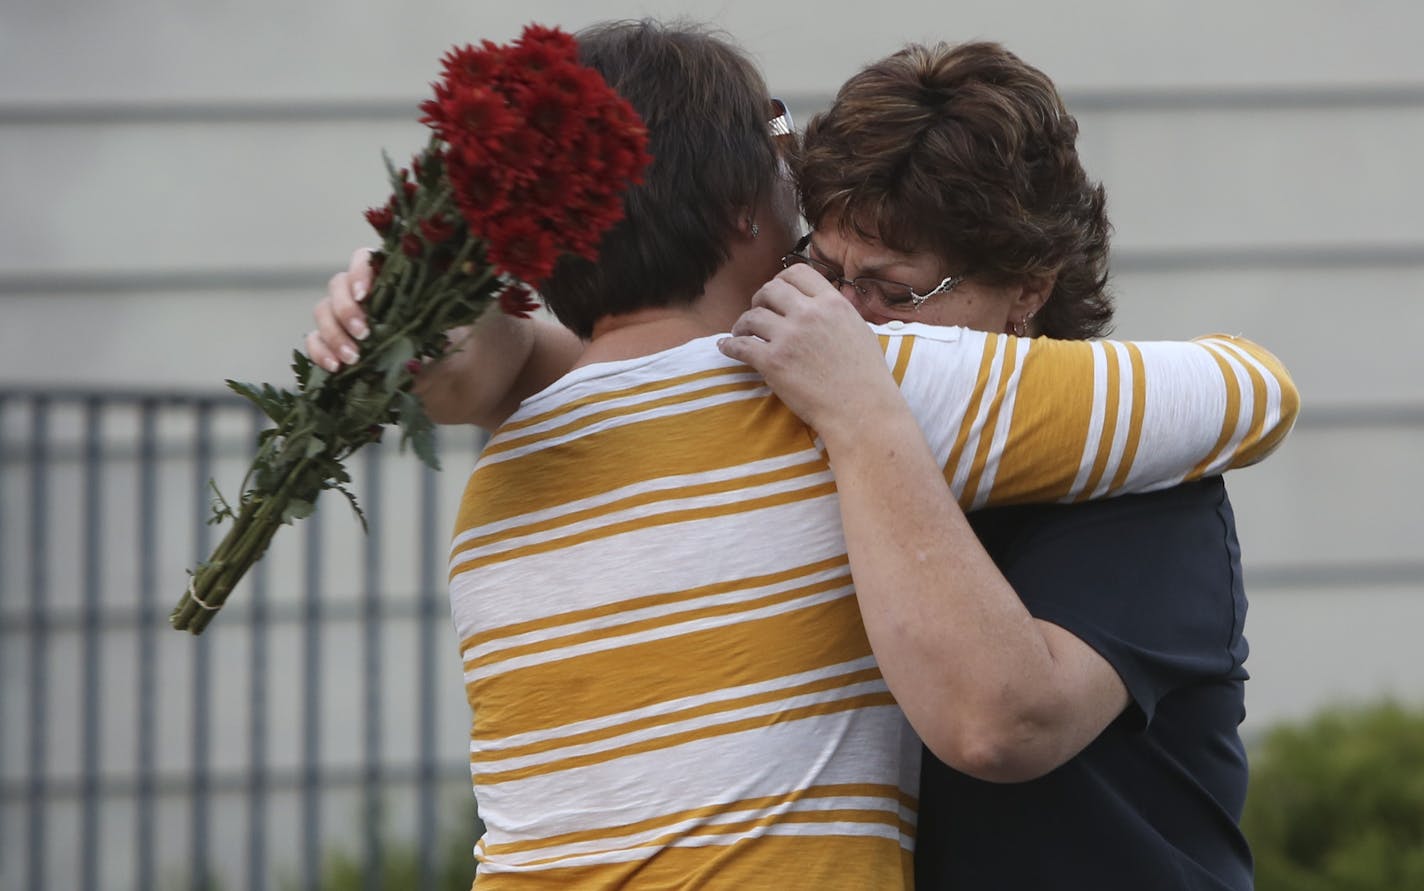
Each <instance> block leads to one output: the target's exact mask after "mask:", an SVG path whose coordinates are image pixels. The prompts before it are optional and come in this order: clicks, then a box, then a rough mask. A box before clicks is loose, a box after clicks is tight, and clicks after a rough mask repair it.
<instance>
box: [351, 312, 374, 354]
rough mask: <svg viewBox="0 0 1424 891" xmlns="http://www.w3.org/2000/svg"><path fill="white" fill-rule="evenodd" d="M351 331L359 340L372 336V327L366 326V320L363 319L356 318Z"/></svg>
mask: <svg viewBox="0 0 1424 891" xmlns="http://www.w3.org/2000/svg"><path fill="white" fill-rule="evenodd" d="M351 333H352V334H353V335H354V336H355V337H356V339H357V340H365V339H366V338H368V337H370V336H371V329H370V328H367V327H366V323H365V322H363V321H361V320H360V319H356V320H355V321H353V322H352V323H351ZM348 349H349V347H348Z"/></svg>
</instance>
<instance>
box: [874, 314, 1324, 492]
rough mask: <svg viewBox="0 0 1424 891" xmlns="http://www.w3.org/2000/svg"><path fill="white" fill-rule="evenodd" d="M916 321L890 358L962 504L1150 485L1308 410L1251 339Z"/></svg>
mask: <svg viewBox="0 0 1424 891" xmlns="http://www.w3.org/2000/svg"><path fill="white" fill-rule="evenodd" d="M916 328H917V329H918V330H917V333H915V334H907V335H904V336H902V337H899V338H891V339H890V341H891V342H889V343H887V344H886V360H887V362H889V363H890V364H891V367H892V369H893V370H895V371H896V379H897V380H898V381H899V382H900V385H901V388H902V390H903V391H904V393H905V396H906V399H907V400H908V401H909V403H910V405H911V409H912V410H913V411H914V412H915V414H916V416H917V418H919V420H920V423H921V426H922V428H923V429H924V430H925V433H926V437H927V438H928V439H929V442H930V446H931V448H932V449H933V450H934V452H935V454H936V457H937V458H938V460H939V461H940V463H941V466H942V467H943V468H944V474H945V478H946V479H947V480H948V481H949V483H950V486H951V488H952V489H953V490H954V492H955V494H956V496H957V497H958V498H959V501H960V504H961V505H963V506H964V508H965V509H975V508H980V507H985V506H988V505H994V504H1013V503H1023V502H1055V501H1059V502H1071V501H1084V500H1088V499H1093V498H1105V497H1108V496H1111V495H1117V494H1122V493H1127V492H1146V491H1151V490H1154V489H1162V488H1167V487H1169V486H1173V485H1176V484H1178V483H1181V482H1184V481H1187V480H1192V479H1198V478H1200V477H1204V476H1211V475H1214V474H1218V473H1221V472H1223V471H1225V470H1229V469H1231V468H1235V467H1245V466H1247V465H1250V464H1254V463H1256V462H1257V461H1260V460H1262V459H1263V458H1265V457H1266V456H1267V455H1269V454H1270V453H1271V452H1272V451H1274V450H1275V449H1276V447H1277V446H1279V445H1280V443H1281V441H1282V440H1283V439H1285V437H1286V435H1287V434H1288V433H1289V432H1290V429H1291V427H1292V425H1293V424H1294V423H1295V418H1296V414H1297V413H1298V411H1299V408H1300V396H1299V394H1298V393H1297V392H1296V389H1295V384H1294V383H1293V382H1292V381H1291V378H1290V375H1289V373H1287V371H1286V369H1285V367H1284V366H1283V365H1282V364H1281V362H1280V360H1278V359H1277V358H1276V357H1275V356H1273V355H1272V354H1271V353H1269V352H1268V351H1266V350H1265V349H1263V348H1261V347H1260V346H1258V345H1257V344H1254V343H1252V342H1251V341H1249V340H1246V339H1244V338H1240V337H1232V336H1229V335H1224V334H1213V335H1210V336H1207V337H1202V338H1199V339H1197V340H1194V341H1191V342H1131V341H1110V340H1100V341H1059V340H1049V339H1046V338H1037V339H1026V338H1018V337H1011V336H1007V335H997V334H987V333H984V332H976V331H965V330H963V329H954V330H955V332H956V333H955V336H954V337H940V336H935V335H933V334H930V333H929V332H928V330H927V329H925V328H923V327H920V326H916ZM896 341H898V342H896Z"/></svg>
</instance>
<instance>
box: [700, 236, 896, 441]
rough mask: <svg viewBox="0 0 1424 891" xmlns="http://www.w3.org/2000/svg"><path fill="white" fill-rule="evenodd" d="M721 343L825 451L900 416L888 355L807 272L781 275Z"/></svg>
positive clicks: (831, 290)
mask: <svg viewBox="0 0 1424 891" xmlns="http://www.w3.org/2000/svg"><path fill="white" fill-rule="evenodd" d="M732 335H733V336H732V337H728V338H724V339H723V340H721V341H719V342H718V347H719V348H720V349H721V350H722V352H723V353H724V354H725V355H727V356H728V357H729V358H732V359H736V360H738V361H740V362H745V363H746V364H748V365H750V366H752V367H753V368H755V369H756V370H757V371H759V372H761V374H762V376H763V377H765V378H766V381H767V383H768V384H770V385H771V389H772V391H773V392H775V393H776V395H777V396H778V397H779V398H780V399H781V401H782V402H784V403H786V405H787V407H788V408H790V409H791V410H792V411H794V412H795V413H796V414H797V416H798V417H800V418H801V420H803V421H805V422H806V424H807V425H808V426H810V427H811V428H812V429H814V430H815V431H816V432H817V433H819V434H820V435H821V437H822V439H823V440H825V441H826V443H827V446H828V447H830V446H832V441H833V440H840V438H841V437H843V436H850V437H853V436H856V435H858V434H857V431H859V435H864V432H865V427H866V425H867V424H871V423H874V421H875V419H876V418H878V417H879V416H880V415H881V414H882V413H883V412H885V411H894V410H897V409H898V410H900V411H905V410H906V409H905V407H904V404H903V402H904V400H903V397H901V395H900V392H899V388H898V387H897V386H896V385H895V380H894V378H892V377H891V376H890V371H889V369H888V368H887V367H886V364H885V354H884V352H883V351H882V350H881V348H880V344H879V341H878V340H877V339H876V337H875V334H874V332H872V331H871V330H870V328H869V326H867V325H866V323H865V321H864V320H863V319H861V317H860V314H859V313H858V312H856V310H855V307H854V306H853V305H852V304H851V303H850V301H848V300H846V299H845V298H844V297H843V296H841V294H840V293H839V292H838V291H837V290H836V289H835V287H834V286H832V285H831V284H830V283H829V282H827V281H826V279H825V278H824V277H822V276H821V275H820V274H819V273H818V272H816V271H815V270H814V269H812V268H811V267H809V266H806V265H804V264H798V265H795V266H792V267H790V268H789V269H785V270H783V271H782V272H781V273H779V274H778V275H777V276H776V278H774V279H772V280H771V281H769V282H767V283H766V284H765V285H763V286H762V288H761V290H759V291H757V293H756V295H755V296H754V297H753V298H752V307H751V309H749V310H747V311H746V312H745V313H743V314H742V316H741V318H740V319H738V320H737V322H736V324H735V325H733V326H732Z"/></svg>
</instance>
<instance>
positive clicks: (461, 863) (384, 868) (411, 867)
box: [281, 793, 483, 891]
mask: <svg viewBox="0 0 1424 891" xmlns="http://www.w3.org/2000/svg"><path fill="white" fill-rule="evenodd" d="M465 798H466V799H468V793H466V795H465ZM460 815H461V816H460V819H459V820H457V821H455V826H454V827H451V828H447V830H446V832H445V837H444V838H442V839H439V840H437V841H436V849H435V858H434V867H435V870H434V871H435V875H434V884H431V885H426V886H422V885H421V884H420V883H419V876H420V859H419V857H420V854H419V849H418V848H417V847H416V845H415V844H413V843H410V842H404V841H393V840H389V837H387V838H388V840H387V841H386V842H385V843H384V845H383V846H382V851H381V878H380V882H379V883H378V884H377V887H379V888H381V889H382V891H470V885H471V883H473V882H474V880H475V856H474V853H473V849H474V846H475V839H477V838H478V837H479V835H480V833H481V832H482V831H483V824H481V823H480V822H479V816H478V814H477V813H476V811H475V806H474V802H473V801H471V802H469V804H468V805H465V806H462V807H461V808H460ZM281 886H282V889H283V891H296V889H297V888H299V887H300V882H297V881H296V880H294V879H290V878H289V879H288V880H286V881H283V882H282V883H281ZM366 887H367V884H366V860H365V857H364V856H362V855H361V854H360V853H359V852H352V851H350V850H347V849H345V848H338V849H335V850H330V851H328V852H327V854H326V856H325V858H324V859H323V861H322V870H321V887H320V889H319V891H365V889H366Z"/></svg>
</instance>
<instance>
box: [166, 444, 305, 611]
mask: <svg viewBox="0 0 1424 891" xmlns="http://www.w3.org/2000/svg"><path fill="white" fill-rule="evenodd" d="M311 463H312V462H311V459H309V458H303V459H302V460H300V461H298V462H297V465H296V467H294V468H292V471H291V472H290V473H288V474H287V476H286V478H285V479H284V480H283V481H282V485H280V486H278V487H277V490H276V491H275V492H273V493H271V494H270V495H267V496H266V497H260V496H259V497H255V498H249V499H246V500H245V501H244V503H243V505H242V508H241V510H240V511H239V512H238V517H237V520H236V521H235V522H234V523H233V526H232V528H231V529H229V530H228V533H227V535H225V536H223V540H222V542H221V543H220V544H219V545H218V547H217V550H215V551H213V556H212V559H210V560H209V561H208V562H207V563H205V564H203V565H202V566H199V567H198V568H197V570H195V571H194V573H193V583H192V589H191V590H192V592H193V593H195V594H197V600H195V599H194V598H193V597H192V596H190V594H189V593H188V592H186V591H185V592H184V593H183V597H182V598H181V599H180V600H179V601H178V606H177V607H176V608H175V609H174V610H173V614H172V615H171V616H170V617H169V622H170V623H171V624H172V625H173V627H174V628H176V629H178V630H179V631H190V632H192V633H193V634H201V633H202V631H203V629H204V628H206V627H207V626H208V623H209V622H211V621H212V619H213V614H214V613H215V612H217V609H218V608H220V607H221V606H222V605H223V604H224V603H226V602H227V598H228V595H229V594H231V593H232V589H233V588H235V587H237V583H238V582H239V581H240V580H241V579H242V577H243V575H245V574H246V572H247V570H248V569H249V568H251V567H252V564H254V563H256V562H257V560H258V559H259V558H260V557H261V556H262V555H263V554H264V553H266V551H267V547H268V545H270V544H271V542H272V537H273V536H274V535H275V534H276V532H277V529H278V528H280V527H281V525H282V514H283V512H285V511H286V509H287V505H288V504H290V503H291V502H292V500H293V499H296V498H301V497H303V496H304V495H306V494H307V493H305V492H304V491H297V490H298V489H301V488H315V489H316V492H317V493H319V492H320V487H319V485H318V486H316V487H303V486H302V482H303V480H302V477H303V476H304V474H303V471H305V470H306V468H307V467H308V466H309V465H310V464H311ZM315 497H316V494H312V495H311V498H313V499H314V498H315ZM198 600H202V601H203V602H204V603H206V604H207V605H208V606H209V607H212V608H211V609H205V608H204V607H203V606H202V605H201V604H199V603H198V602H197V601H198Z"/></svg>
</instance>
